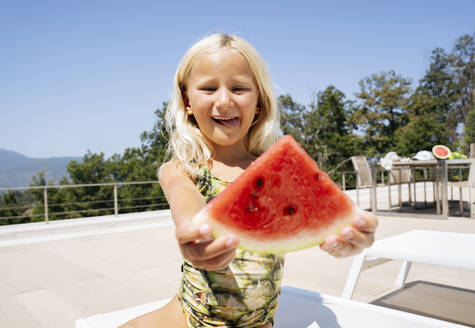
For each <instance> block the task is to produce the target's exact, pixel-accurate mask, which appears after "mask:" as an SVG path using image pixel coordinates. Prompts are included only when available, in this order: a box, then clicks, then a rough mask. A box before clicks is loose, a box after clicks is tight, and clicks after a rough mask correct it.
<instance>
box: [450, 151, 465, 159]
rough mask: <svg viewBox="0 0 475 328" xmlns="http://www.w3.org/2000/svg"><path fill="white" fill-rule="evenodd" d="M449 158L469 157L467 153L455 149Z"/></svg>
mask: <svg viewBox="0 0 475 328" xmlns="http://www.w3.org/2000/svg"><path fill="white" fill-rule="evenodd" d="M449 159H467V155H465V154H462V153H459V152H457V151H453V152H451V153H450V155H449Z"/></svg>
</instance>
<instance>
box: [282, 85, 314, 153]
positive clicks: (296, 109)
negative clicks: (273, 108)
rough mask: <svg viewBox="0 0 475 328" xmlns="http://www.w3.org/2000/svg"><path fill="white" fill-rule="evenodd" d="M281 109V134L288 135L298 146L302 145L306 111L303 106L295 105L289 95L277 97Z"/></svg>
mask: <svg viewBox="0 0 475 328" xmlns="http://www.w3.org/2000/svg"><path fill="white" fill-rule="evenodd" d="M277 100H278V102H279V107H280V109H281V113H282V115H281V121H280V127H281V130H282V133H283V134H289V135H291V136H293V137H294V138H295V140H297V141H298V142H299V143H300V144H304V139H305V135H304V133H305V132H304V123H305V118H304V117H305V115H307V109H306V108H305V106H303V105H301V104H298V103H296V102H295V101H294V100H293V99H292V97H291V96H290V95H289V94H286V95H280V96H279V97H278V99H277Z"/></svg>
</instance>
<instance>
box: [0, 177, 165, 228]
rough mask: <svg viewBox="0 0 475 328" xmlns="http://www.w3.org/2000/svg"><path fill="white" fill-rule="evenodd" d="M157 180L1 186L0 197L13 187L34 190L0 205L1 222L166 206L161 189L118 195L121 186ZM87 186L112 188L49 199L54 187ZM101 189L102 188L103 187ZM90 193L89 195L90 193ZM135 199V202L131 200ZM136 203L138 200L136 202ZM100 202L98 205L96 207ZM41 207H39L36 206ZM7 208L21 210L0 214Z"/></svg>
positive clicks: (144, 183)
mask: <svg viewBox="0 0 475 328" xmlns="http://www.w3.org/2000/svg"><path fill="white" fill-rule="evenodd" d="M156 184H158V181H137V182H111V183H94V184H71V185H46V186H29V187H9V188H0V197H2V195H4V194H5V192H9V191H14V192H20V191H24V192H29V193H34V192H36V193H37V194H36V197H32V198H35V199H34V200H32V202H31V203H28V204H21V205H19V206H3V207H2V206H1V205H0V224H1V223H2V222H1V221H3V220H15V219H27V218H30V219H31V221H32V222H37V221H44V222H45V223H48V222H49V220H50V218H51V217H52V216H55V217H58V216H61V215H62V216H66V215H69V216H71V215H74V214H78V217H83V216H90V215H89V214H90V213H94V212H96V213H100V214H99V215H106V214H104V213H110V214H114V215H116V216H117V215H119V213H120V212H121V211H122V212H131V211H135V210H138V209H163V208H167V207H168V204H167V202H166V199H165V197H164V196H163V194H162V193H160V195H158V196H153V195H150V194H152V193H148V194H149V195H150V196H141V197H133V198H130V197H129V198H120V197H119V191H120V188H123V187H127V186H134V185H150V187H148V188H151V187H152V188H153V185H156ZM89 187H100V188H103V187H106V188H107V187H110V188H112V190H113V193H112V197H111V198H106V199H100V200H97V199H96V200H91V199H88V198H89V197H87V196H86V197H83V198H85V200H83V199H81V196H78V197H77V198H79V199H80V201H73V202H59V203H50V202H49V200H50V199H49V196H48V194H49V190H53V189H66V188H89ZM102 191H103V190H102ZM41 192H42V196H41V198H42V199H41V200H40V199H39V198H40V197H39V193H41ZM89 196H90V195H89ZM134 202H135V204H133V203H134ZM137 203H139V204H137ZM98 206H99V207H98ZM40 207H41V208H42V210H41V211H40V210H39V208H40ZM55 207H62V208H63V209H64V207H69V210H61V211H54V210H53V209H54V208H55ZM7 211H13V212H19V211H21V212H23V214H20V215H7V216H2V212H3V213H5V212H7ZM41 217H43V218H44V220H41V219H40V220H38V218H41Z"/></svg>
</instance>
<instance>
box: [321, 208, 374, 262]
mask: <svg viewBox="0 0 475 328" xmlns="http://www.w3.org/2000/svg"><path fill="white" fill-rule="evenodd" d="M377 226H378V218H377V217H376V216H375V215H374V214H373V213H370V212H363V214H362V215H360V216H357V217H356V218H355V219H354V221H353V225H352V226H351V227H346V228H344V229H343V230H341V232H340V234H339V235H338V236H337V235H329V236H327V238H326V240H325V243H323V244H321V245H320V248H321V249H322V250H324V251H326V252H328V254H330V255H333V256H335V257H346V256H352V255H356V254H358V253H360V252H361V251H362V250H363V249H364V248H366V247H369V246H371V245H372V244H373V242H374V232H375V230H376V227H377Z"/></svg>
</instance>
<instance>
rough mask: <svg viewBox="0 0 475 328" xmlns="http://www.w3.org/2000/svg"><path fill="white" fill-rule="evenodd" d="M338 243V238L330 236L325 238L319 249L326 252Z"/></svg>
mask: <svg viewBox="0 0 475 328" xmlns="http://www.w3.org/2000/svg"><path fill="white" fill-rule="evenodd" d="M339 242H340V241H339V238H338V236H337V235H333V234H331V235H328V236H327V238H326V239H325V242H324V243H323V244H321V245H320V248H321V249H322V250H324V251H327V252H328V251H330V250H332V249H335V248H336V247H338V244H339Z"/></svg>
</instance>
